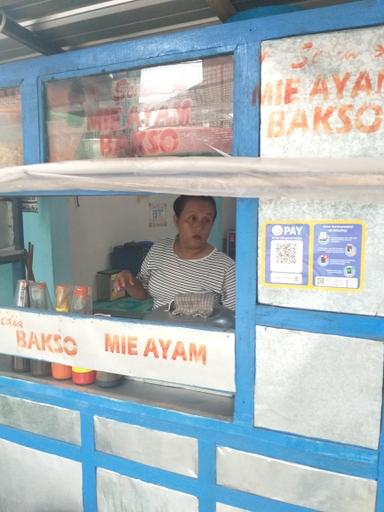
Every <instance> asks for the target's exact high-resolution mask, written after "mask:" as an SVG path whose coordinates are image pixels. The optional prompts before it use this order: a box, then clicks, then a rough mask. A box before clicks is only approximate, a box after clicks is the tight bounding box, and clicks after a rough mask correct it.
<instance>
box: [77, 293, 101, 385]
mask: <svg viewBox="0 0 384 512" xmlns="http://www.w3.org/2000/svg"><path fill="white" fill-rule="evenodd" d="M71 312H72V313H75V314H82V315H87V314H88V315H89V314H91V313H92V302H91V293H90V287H88V286H79V285H78V286H75V287H74V288H73V293H72V303H71ZM95 380H96V371H95V370H89V369H88V368H79V367H78V366H72V382H73V383H74V384H78V385H80V386H82V385H86V384H93V383H94V382H95Z"/></svg>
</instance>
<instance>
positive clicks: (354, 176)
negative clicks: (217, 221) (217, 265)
mask: <svg viewBox="0 0 384 512" xmlns="http://www.w3.org/2000/svg"><path fill="white" fill-rule="evenodd" d="M134 192H143V193H167V194H181V193H184V194H195V195H214V196H223V197H228V196H231V197H305V198H311V197H313V198H317V197H318V198H327V199H332V198H335V199H337V198H343V199H364V200H384V159H383V158H336V159H330V158H284V159H283V158H281V159H280V158H256V157H160V158H127V159H122V158H119V159H103V160H76V161H67V162H57V163H56V162H54V163H46V164H35V165H22V166H17V167H4V168H2V169H0V195H3V196H4V195H7V194H12V195H57V194H66V195H82V194H95V195H97V194H108V193H122V194H124V193H134Z"/></svg>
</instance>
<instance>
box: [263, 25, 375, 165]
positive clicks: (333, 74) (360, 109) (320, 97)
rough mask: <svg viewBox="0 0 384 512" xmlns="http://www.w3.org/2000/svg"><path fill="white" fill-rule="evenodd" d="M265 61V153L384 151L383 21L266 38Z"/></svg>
mask: <svg viewBox="0 0 384 512" xmlns="http://www.w3.org/2000/svg"><path fill="white" fill-rule="evenodd" d="M261 60H262V81H261V82H262V83H261V94H260V101H261V137H260V138H261V140H260V149H261V156H268V157H355V156H360V157H371V156H375V157H377V156H380V155H383V153H384V149H383V145H382V138H383V134H384V102H383V95H384V27H383V26H379V27H370V28H367V29H358V30H347V31H342V32H334V33H332V32H329V33H326V34H317V35H308V36H300V37H291V38H286V39H281V40H276V41H266V42H264V43H263V45H262V55H261ZM367 171H368V169H367Z"/></svg>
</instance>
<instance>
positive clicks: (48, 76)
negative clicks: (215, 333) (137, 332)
mask: <svg viewBox="0 0 384 512" xmlns="http://www.w3.org/2000/svg"><path fill="white" fill-rule="evenodd" d="M247 15H248V17H249V18H248V19H244V18H245V16H241V17H240V16H239V17H238V18H236V17H234V18H233V19H231V20H229V21H228V22H227V23H225V24H224V25H222V26H213V27H208V28H204V29H197V30H188V31H184V32H178V33H173V34H169V35H162V36H153V37H148V38H145V39H139V40H132V41H129V42H124V43H113V44H107V45H103V46H99V47H97V48H89V49H82V50H79V51H72V52H68V53H64V54H60V55H54V56H49V57H42V58H36V59H32V60H27V61H21V62H15V63H10V64H4V65H2V66H1V68H0V87H1V88H9V87H16V88H18V87H20V90H21V101H22V129H23V151H24V162H25V164H37V163H43V162H44V159H45V155H46V149H47V148H46V143H47V142H46V133H45V105H44V94H43V91H44V84H45V83H46V82H47V81H52V80H57V81H59V80H65V79H68V78H73V77H77V76H78V77H80V76H85V75H96V74H98V73H115V72H118V71H120V70H127V69H134V68H144V67H149V66H154V65H162V64H172V63H177V62H182V61H188V60H194V59H201V58H207V57H215V56H221V55H233V63H234V82H233V90H234V120H233V142H232V155H233V156H244V157H257V156H259V154H260V149H259V142H260V137H259V134H260V105H259V102H258V101H257V100H255V98H257V91H258V90H259V89H258V87H259V85H260V81H261V69H260V61H261V44H262V42H264V41H267V40H268V41H269V40H281V39H284V38H290V37H292V36H301V35H310V34H320V33H330V32H333V31H348V30H354V29H360V28H362V29H363V28H368V29H369V28H372V29H373V28H374V27H378V28H379V27H380V26H383V25H384V2H383V0H362V1H356V2H350V3H345V4H343V3H341V4H338V5H335V6H332V7H325V8H319V9H310V10H306V11H302V10H299V9H298V10H295V11H293V12H290V11H289V10H288V9H285V11H284V12H283V11H282V12H280V13H279V12H276V13H266V15H265V16H261V17H260V15H259V12H258V11H247ZM383 34H384V32H383ZM255 91H256V92H255ZM382 94H383V93H382ZM381 105H382V106H383V102H382V99H381ZM382 108H383V107H382ZM370 156H372V155H370ZM373 156H377V157H380V156H381V155H380V154H377V155H373ZM137 192H138V193H140V192H141V191H140V190H137ZM31 193H33V194H34V195H35V194H36V195H39V194H38V193H37V191H36V189H35V190H34V191H29V193H28V192H23V194H22V195H31ZM0 194H1V180H0ZM81 194H84V191H82V192H79V195H81ZM105 194H107V192H105ZM46 195H47V196H48V197H43V198H42V199H41V208H42V211H43V212H44V211H47V212H48V211H49V208H51V207H52V204H53V202H55V208H56V213H57V212H61V213H62V215H55V216H52V217H50V215H49V214H47V216H46V217H44V218H43V219H41V218H40V220H39V224H38V225H33V223H34V222H35V220H34V219H32V220H26V221H25V227H26V228H28V229H29V230H31V231H33V232H34V234H35V237H36V240H40V241H41V244H42V243H43V241H44V246H45V247H46V252H44V253H43V254H42V255H40V256H39V258H40V259H39V260H38V261H37V264H38V265H39V266H40V268H44V267H45V268H46V274H45V280H46V281H47V282H48V283H50V284H51V285H52V284H53V283H54V282H57V280H58V279H60V281H65V280H70V278H71V276H70V269H69V267H68V266H67V265H66V263H65V261H64V260H63V265H62V267H61V268H60V270H58V271H57V273H58V275H57V274H56V275H54V270H53V268H52V262H50V258H52V254H55V255H60V254H62V255H63V254H64V253H65V250H66V247H67V245H68V232H67V230H66V228H65V224H66V213H65V208H64V207H62V205H61V202H60V201H61V200H63V201H65V198H58V197H57V196H59V195H60V190H59V191H56V193H55V198H54V199H52V198H50V197H49V194H46ZM74 195H76V194H74ZM291 197H292V195H291ZM304 200H305V198H304ZM50 201H51V202H50ZM308 201H310V199H308ZM352 202H353V201H352ZM366 203H367V204H368V205H369V198H368V199H367V201H366ZM63 204H64V203H63ZM352 206H353V205H352ZM273 207H274V206H273V205H272V207H271V208H272V210H271V211H272V212H273ZM307 207H308V204H307V203H306V208H307ZM45 208H46V209H47V210H45ZM348 208H349V207H348ZM364 208H365V210H364ZM364 208H363V209H362V211H365V212H367V217H368V218H371V217H372V216H377V215H378V216H379V215H380V214H382V213H383V210H382V209H380V208H381V206H380V202H379V206H378V207H377V209H376V206H375V207H374V208H373V210H372V211H371V210H369V207H368V206H367V207H364ZM276 211H277V212H278V215H283V213H280V210H278V209H277V210H276ZM347 211H348V212H349V211H353V209H352V210H347ZM263 212H264V213H265V211H264V210H262V208H261V204H259V200H258V198H257V196H256V195H255V196H254V197H253V198H247V197H243V198H238V199H237V203H236V237H237V240H236V254H237V259H236V280H237V281H236V297H237V298H236V329H235V343H236V345H235V346H236V349H235V388H236V391H235V393H234V395H233V397H232V396H228V395H225V396H224V395H220V394H219V395H218V394H214V393H211V394H210V393H202V392H201V391H197V390H196V391H194V390H191V389H187V390H185V389H184V390H177V389H175V388H169V389H168V388H167V387H165V386H160V387H157V386H156V384H153V383H147V384H146V383H142V384H141V385H142V386H144V388H140V385H139V384H137V389H136V388H134V385H132V389H133V390H132V393H131V395H130V396H128V397H119V396H116V395H114V394H113V392H108V391H105V392H101V391H100V390H96V391H95V390H94V389H92V390H84V389H82V388H76V387H74V386H66V385H62V384H58V383H56V382H53V381H51V380H49V379H42V380H40V381H39V380H36V379H29V378H28V377H27V376H26V377H23V378H20V377H19V376H17V375H12V374H11V372H9V371H4V372H2V374H1V376H0V461H1V462H0V477H1V478H0V510H1V511H2V512H11V511H15V510H17V511H19V512H22V511H33V512H37V511H39V512H42V511H49V512H55V511H68V512H78V511H79V512H80V511H85V512H96V511H97V510H98V511H101V512H106V511H110V512H118V511H137V512H139V511H145V512H152V511H160V510H161V511H168V512H184V511H185V512H195V511H196V512H197V511H200V512H214V511H216V512H236V511H239V512H240V511H243V512H245V511H262V512H266V511H276V512H278V511H281V512H288V511H292V512H293V511H297V512H299V511H303V512H304V511H309V510H319V511H320V510H321V511H334V512H344V511H345V512H346V511H348V512H351V511H356V512H357V511H361V512H373V511H375V512H380V511H382V510H384V462H383V456H384V453H383V450H384V448H383V442H384V432H383V430H382V378H383V375H382V370H383V368H382V367H383V351H382V342H383V337H384V319H383V317H384V313H383V310H382V309H381V310H380V308H379V309H378V312H377V311H376V312H375V311H374V310H372V311H368V310H369V308H368V309H367V308H366V307H365V306H366V302H365V299H364V298H363V299H362V300H361V304H362V307H361V309H360V307H359V304H360V302H359V298H357V299H353V300H354V302H353V305H352V306H351V308H348V307H346V308H343V307H341V308H339V307H338V306H337V307H334V308H332V307H331V308H327V307H324V303H325V302H326V301H325V299H324V298H323V299H322V302H321V303H319V305H317V303H316V295H315V294H316V292H313V293H314V295H312V296H309V298H308V304H309V306H308V307H306V306H305V305H304V306H300V305H298V303H300V300H301V301H303V300H304V302H305V300H306V299H297V296H296V295H295V294H294V293H293V292H292V303H290V302H289V294H288V298H287V297H286V296H285V299H284V300H283V299H282V302H284V303H283V304H279V303H278V302H279V301H277V304H276V303H275V304H273V303H274V302H276V301H275V300H274V299H275V296H272V298H271V297H270V296H269V295H268V294H267V295H265V294H264V295H263V300H262V301H260V299H259V298H258V282H260V279H261V276H260V271H259V270H258V268H260V267H258V264H257V262H258V261H259V259H260V251H259V248H260V244H259V233H258V225H259V224H258V219H259V216H260V215H263V219H262V220H265V218H268V214H270V212H269V213H268V212H267V213H266V214H265V215H264V213H263ZM296 214H297V208H296V209H295V207H294V206H292V204H291V205H290V204H288V205H287V212H286V218H291V219H293V218H294V215H296ZM284 215H285V214H284ZM343 215H344V217H343ZM334 216H335V215H333V217H334ZM340 216H341V218H346V219H349V218H350V217H348V215H347V213H345V214H344V213H343V212H341V213H340ZM310 217H311V216H310ZM312 217H315V218H316V213H314V214H313V215H312ZM367 223H368V221H367ZM382 224H383V221H382V220H380V221H378V225H379V227H380V226H381V225H382ZM260 225H262V224H260ZM378 229H379V228H378ZM375 233H377V232H376V231H375ZM368 238H369V234H367V244H368ZM375 243H376V248H377V257H376V259H375V264H377V267H379V266H381V267H383V265H382V263H383V257H384V252H383V251H384V249H383V242H382V239H381V240H379V239H377V240H376V241H375ZM53 248H54V249H53ZM58 258H59V259H60V256H58ZM369 261H372V260H369ZM369 261H368V260H367V264H366V269H365V273H366V274H367V275H368V274H369V267H368V265H369ZM259 263H260V262H259ZM57 266H59V263H58V262H57ZM16 277H17V276H16ZM368 277H369V276H368ZM368 277H367V279H368ZM370 279H371V280H372V279H373V280H374V278H372V277H371V278H370ZM379 279H380V277H378V280H379ZM380 288H381V283H380V282H377V288H376V296H382V292H381V289H380ZM272 290H273V291H272V292H271V293H272V294H273V293H274V292H275V291H276V290H275V289H273V288H272ZM374 295H375V292H374V291H372V296H374ZM346 297H347V299H346V302H348V300H349V296H348V295H347V296H346ZM270 298H271V300H270V302H271V303H269V304H268V302H269V300H268V299H270ZM264 299H267V300H264ZM296 299H297V300H296ZM331 302H332V301H331ZM5 307H6V308H8V309H7V311H9V304H8V306H5ZM338 309H339V310H338ZM116 322H117V323H122V322H129V320H116ZM207 332H208V333H209V331H207ZM208 335H209V334H208ZM283 339H284V340H285V341H286V343H287V345H282V348H281V347H280V348H277V349H276V346H278V345H279V342H280V340H281V341H282V340H283ZM296 340H299V346H298V347H297V346H296ZM307 344H309V345H311V348H310V349H308V350H309V351H311V350H312V348H313V350H314V352H315V355H313V357H314V359H315V360H316V357H318V358H319V359H318V362H319V361H320V367H319V366H317V367H316V372H318V373H316V375H317V376H318V380H316V379H314V380H311V379H312V378H311V371H310V370H308V371H305V372H303V374H302V375H301V378H302V380H301V381H300V382H299V383H298V382H297V381H295V375H291V378H292V381H293V382H294V383H295V385H293V387H292V395H294V396H291V398H292V400H293V403H294V405H292V407H297V408H298V409H297V411H299V412H297V411H296V412H297V414H298V416H299V417H300V414H301V413H302V414H303V417H305V418H306V421H307V425H306V426H308V425H309V427H308V429H307V430H306V429H305V428H303V429H301V428H300V425H299V426H297V423H296V419H295V417H292V418H288V419H287V420H286V422H285V418H282V417H281V416H279V411H277V412H276V411H274V413H276V414H275V415H274V416H273V415H272V416H273V417H274V418H275V419H274V420H273V421H272V420H271V421H270V422H268V420H267V419H266V417H267V416H266V414H265V411H264V410H263V408H262V407H258V400H260V401H263V406H265V404H266V402H267V401H268V398H270V399H272V397H277V396H279V398H280V399H281V400H283V399H285V400H289V394H288V395H285V396H280V395H279V390H276V389H272V388H269V387H268V386H269V385H270V384H271V382H270V380H268V379H271V375H272V374H273V372H274V371H276V381H277V382H279V383H281V382H285V383H286V384H287V385H288V384H289V380H288V377H289V375H290V374H289V367H290V365H292V367H295V365H294V364H293V363H295V358H298V357H300V355H303V354H304V356H305V355H308V353H310V352H305V350H307V348H306V347H307ZM256 347H258V350H259V349H260V352H259V351H257V350H256ZM284 347H285V348H284ZM324 347H326V348H324ZM327 347H328V348H329V349H330V352H329V355H327V354H326V350H327ZM350 347H351V352H350V353H349V352H348V355H346V356H345V359H344V357H343V356H342V354H344V353H345V354H346V353H347V350H349V348H350ZM272 349H273V350H272ZM268 350H272V352H271V353H270V357H268ZM285 350H287V352H285ZM0 351H1V349H0ZM284 354H285V355H286V360H284V359H285V357H284ZM316 354H317V356H316ZM258 356H260V359H258ZM304 356H303V357H304ZM273 358H279V360H278V361H276V360H274V359H273ZM258 361H263V362H264V363H265V364H266V365H269V366H268V367H269V368H272V367H273V368H272V369H271V370H270V371H271V373H269V374H268V375H267V376H265V374H264V368H262V367H260V366H258ZM296 362H297V361H296ZM273 363H276V366H273ZM327 363H329V364H332V366H331V367H330V368H329V367H327V366H326V365H327ZM333 363H335V365H334V366H333ZM260 364H261V363H260ZM279 364H280V365H281V368H282V372H283V374H284V375H285V377H283V380H282V381H279V380H278V379H277V378H278V374H279V371H280V370H279ZM359 368H360V369H361V370H359ZM256 370H257V371H258V372H259V371H260V375H257V371H256ZM343 371H345V372H346V376H345V380H343V377H342V375H337V376H335V375H334V374H335V373H337V372H343ZM355 371H356V374H355V375H356V378H355V381H358V382H355V381H354V379H353V378H352V377H353V372H355ZM370 376H371V377H372V379H371V380H370V378H369V377H370ZM336 377H337V378H336ZM306 378H309V380H310V383H309V384H308V383H307V382H306V380H305V379H306ZM258 379H260V380H258ZM264 379H266V380H264ZM284 379H285V380H284ZM322 379H324V380H322ZM315 380H316V382H315ZM272 381H273V379H272ZM359 382H360V383H361V386H360V387H359ZM258 383H259V384H260V386H261V390H262V391H263V392H265V393H266V395H263V396H262V395H261V394H258V390H257V384H258ZM255 384H256V399H255ZM315 384H316V385H318V386H319V387H318V388H317V391H316V390H315V391H313V388H312V387H313V386H315ZM328 384H329V387H327V385H328ZM352 384H354V385H356V393H357V394H358V398H359V400H360V402H358V401H356V402H353V403H349V400H351V399H352V398H353V397H352V396H351V395H352V394H353V393H354V391H350V393H349V390H351V389H352V387H351V386H352ZM338 385H342V386H345V389H344V388H343V393H344V392H345V394H344V395H343V393H341V394H338V390H337V389H335V388H336V387H337V386H338ZM300 386H301V387H302V391H303V395H305V397H306V399H303V401H302V402H300V396H299V395H300V393H299V390H300ZM365 386H367V387H365ZM322 387H325V388H326V391H325V392H324V395H322V396H320V397H319V395H316V393H318V392H319V389H321V388H322ZM141 389H145V392H143V391H141ZM308 389H309V391H308ZM354 389H355V388H354V387H353V390H354ZM311 390H312V391H313V392H314V394H315V395H316V397H317V398H316V400H317V399H318V400H319V401H318V402H316V403H317V406H319V407H320V408H321V407H323V411H324V414H329V415H331V414H335V415H336V416H337V414H336V412H337V411H335V409H332V408H331V409H328V405H329V403H327V402H328V401H329V402H331V401H332V399H335V400H336V409H337V407H341V408H342V409H343V406H344V405H345V409H343V414H344V412H345V414H347V415H348V416H347V417H343V418H341V419H340V418H337V419H336V420H335V423H336V424H337V425H336V426H335V427H334V428H333V426H332V421H331V418H328V420H327V428H324V429H323V430H322V429H321V428H317V426H316V425H312V424H311V421H310V418H308V416H306V412H305V411H302V410H300V409H301V408H305V407H306V406H307V405H308V402H306V400H307V399H308V396H309V397H310V396H311V392H312V391H311ZM328 393H329V394H328ZM335 396H337V398H335ZM287 397H288V398H287ZM343 397H344V398H343ZM372 397H373V398H372ZM309 400H310V398H309ZM338 400H339V401H338ZM255 404H256V405H255ZM359 404H361V410H360V405H359ZM280 405H281V403H280ZM271 409H274V407H273V405H272V406H271ZM289 409H290V404H289V403H288V402H287V403H286V407H284V408H283V410H282V412H281V415H282V416H284V415H288V414H289ZM370 413H371V414H370ZM258 414H260V420H259V419H258ZM319 414H321V410H320V413H319ZM349 414H350V416H349ZM316 421H317V420H316ZM274 422H275V423H274ZM284 424H286V425H288V427H287V428H283V427H282V425H284ZM273 425H276V426H273ZM290 425H291V426H292V428H290ZM329 425H330V426H329ZM348 425H349V428H348ZM367 425H368V426H367ZM311 432H312V434H311ZM355 432H357V434H356V435H354V433H355ZM178 454H180V457H178ZM178 458H179V459H181V460H178Z"/></svg>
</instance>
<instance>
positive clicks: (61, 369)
mask: <svg viewBox="0 0 384 512" xmlns="http://www.w3.org/2000/svg"><path fill="white" fill-rule="evenodd" d="M70 292H71V288H70V287H69V286H67V285H65V284H58V285H57V286H56V290H55V309H56V311H57V312H58V313H68V312H69V298H70ZM51 370H52V377H53V378H54V379H57V380H66V379H70V378H71V377H72V367H71V366H68V365H66V364H61V363H52V365H51Z"/></svg>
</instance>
